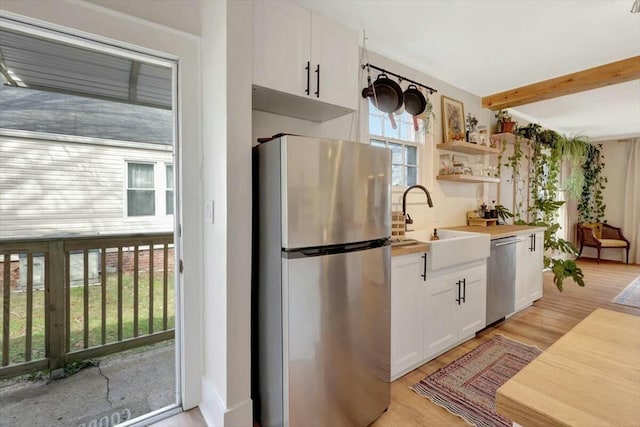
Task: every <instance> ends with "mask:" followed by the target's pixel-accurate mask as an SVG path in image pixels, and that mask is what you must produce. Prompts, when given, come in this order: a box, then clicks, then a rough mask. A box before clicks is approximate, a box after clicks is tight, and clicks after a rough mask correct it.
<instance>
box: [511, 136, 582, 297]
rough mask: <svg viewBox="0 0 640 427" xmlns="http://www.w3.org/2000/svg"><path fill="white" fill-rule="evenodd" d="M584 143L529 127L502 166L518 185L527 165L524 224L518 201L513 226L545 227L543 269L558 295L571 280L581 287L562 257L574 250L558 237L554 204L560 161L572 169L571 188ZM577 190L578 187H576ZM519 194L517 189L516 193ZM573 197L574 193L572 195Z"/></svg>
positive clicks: (577, 177)
mask: <svg viewBox="0 0 640 427" xmlns="http://www.w3.org/2000/svg"><path fill="white" fill-rule="evenodd" d="M523 138H526V139H527V140H529V141H531V145H530V146H529V147H530V150H528V152H529V153H530V155H529V157H527V155H526V153H524V152H523V149H522V146H523V143H522V139H523ZM588 145H589V144H588V143H587V142H586V141H585V140H583V139H581V138H565V137H563V136H561V135H560V134H558V133H557V132H555V131H551V130H547V129H542V127H541V126H540V125H536V124H530V125H528V126H525V127H523V128H520V130H519V131H518V137H516V141H515V143H514V152H513V154H512V155H511V156H509V157H508V158H507V162H505V163H503V164H502V165H503V166H505V167H510V168H511V170H512V173H513V179H514V181H515V182H516V183H519V181H520V171H521V164H522V163H521V162H522V161H523V160H530V161H529V170H528V172H529V200H528V202H529V206H528V209H527V217H528V219H529V220H528V221H526V220H525V219H524V218H523V215H522V201H523V200H524V197H522V193H521V197H520V201H519V202H517V203H516V206H515V209H516V211H515V212H514V217H515V221H514V224H520V225H532V226H540V227H545V232H544V249H545V254H544V266H545V268H548V269H550V270H551V271H552V272H553V281H554V284H555V285H556V287H557V288H558V290H560V291H562V290H563V287H564V280H565V279H567V278H571V279H573V281H574V282H575V283H576V284H577V285H578V286H584V285H585V283H584V274H583V273H582V270H581V269H580V268H579V267H578V265H577V264H576V263H575V261H574V260H573V259H566V257H565V256H563V254H567V255H577V253H578V250H577V249H576V247H575V246H574V245H573V244H572V243H571V242H569V241H567V240H564V239H561V238H559V237H558V231H559V230H560V224H559V223H558V217H559V214H558V211H559V210H560V208H561V207H562V206H563V205H564V204H565V202H564V201H561V200H557V195H558V193H559V191H558V190H559V186H560V172H561V166H562V160H563V159H566V160H568V161H569V163H570V164H571V166H572V173H571V174H570V176H572V175H573V176H575V178H573V180H574V181H573V183H574V185H576V186H578V184H579V183H580V181H579V180H580V176H581V175H582V165H583V164H584V161H585V158H586V153H587V150H588ZM580 188H581V187H580ZM516 190H517V191H520V188H519V187H518V188H517V189H516ZM573 195H575V192H574V194H573Z"/></svg>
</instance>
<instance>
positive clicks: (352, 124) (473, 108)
mask: <svg viewBox="0 0 640 427" xmlns="http://www.w3.org/2000/svg"><path fill="white" fill-rule="evenodd" d="M369 61H370V62H371V63H372V64H375V65H377V66H379V67H382V68H385V69H388V70H392V71H393V72H395V73H398V74H400V75H403V76H405V77H407V78H410V79H412V80H416V81H418V82H421V83H423V84H426V85H428V86H431V87H433V88H435V89H437V90H438V92H437V93H435V94H433V95H432V96H430V99H431V102H432V104H433V110H434V112H435V115H436V119H435V121H434V123H433V125H432V128H431V129H432V130H431V135H429V136H427V138H426V139H427V141H426V143H425V145H424V146H423V147H422V149H421V158H420V162H421V165H422V174H421V175H422V177H421V180H420V183H421V184H423V185H425V186H426V187H427V189H428V190H429V192H430V193H431V196H432V199H433V204H434V207H433V208H429V207H428V206H427V203H426V196H425V195H424V193H422V192H421V191H419V190H418V191H416V190H413V191H412V192H411V193H409V195H408V198H407V200H408V204H407V211H408V212H409V214H410V215H411V217H412V218H413V219H414V224H413V226H411V227H412V228H413V229H415V230H430V229H432V228H434V227H446V226H455V225H465V224H466V212H467V211H469V210H474V209H477V208H478V207H479V205H480V203H479V201H480V200H482V198H483V197H484V194H485V192H486V191H487V190H486V188H487V187H485V186H486V185H495V184H485V185H483V184H459V183H453V182H440V181H437V180H436V179H435V176H436V175H437V170H438V165H439V161H440V154H441V153H440V152H439V150H437V149H436V148H435V145H436V144H439V143H440V142H441V141H442V123H441V120H440V116H441V99H440V96H441V95H446V96H448V97H450V98H454V99H457V100H459V101H461V102H463V104H464V112H465V115H466V114H467V113H471V114H472V115H475V116H476V117H477V118H478V120H479V124H480V125H486V126H489V124H490V119H491V118H493V112H491V111H490V110H487V109H483V108H482V101H481V98H480V97H477V96H475V95H472V94H470V93H468V92H465V91H463V90H462V89H459V88H456V87H455V86H452V85H450V84H448V83H446V82H443V81H441V80H438V79H435V78H433V77H431V76H429V75H428V74H425V73H423V72H420V71H417V70H414V69H412V68H410V67H407V66H405V65H403V64H400V63H398V62H395V61H393V60H391V59H389V58H386V57H383V56H381V55H378V54H376V53H374V52H369ZM375 77H376V74H374V73H373V72H372V78H373V79H375ZM366 81H367V76H366V74H365V73H364V71H363V72H361V75H360V84H361V86H360V87H361V88H362V87H365V86H366ZM358 97H359V100H360V110H359V111H357V112H355V113H352V114H348V115H346V116H343V117H340V118H337V119H334V120H331V121H328V122H324V123H315V122H310V121H306V120H301V119H296V118H291V117H286V116H280V115H276V114H271V113H265V112H262V111H256V110H254V111H253V117H252V119H253V120H252V127H253V137H252V140H253V141H255V140H256V138H258V137H265V136H271V135H273V134H276V133H279V132H285V133H295V134H301V135H307V136H317V137H324V138H338V139H349V140H354V141H360V142H366V143H368V140H369V134H368V108H369V104H368V101H367V100H366V99H362V98H361V97H360V96H358ZM357 123H359V125H358V124H357ZM474 157H475V156H469V160H470V161H472V160H473V158H474ZM403 191H404V188H394V190H393V199H392V203H393V210H402V193H403ZM485 201H490V200H485Z"/></svg>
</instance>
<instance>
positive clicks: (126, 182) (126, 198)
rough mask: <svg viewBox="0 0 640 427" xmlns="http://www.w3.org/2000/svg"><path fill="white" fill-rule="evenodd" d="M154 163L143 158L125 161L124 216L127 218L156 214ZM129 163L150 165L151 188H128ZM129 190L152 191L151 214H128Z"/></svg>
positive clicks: (153, 215)
mask: <svg viewBox="0 0 640 427" xmlns="http://www.w3.org/2000/svg"><path fill="white" fill-rule="evenodd" d="M156 163H157V162H150V161H144V160H127V161H125V170H124V189H125V191H124V217H125V218H127V219H134V218H149V217H156V216H158V201H157V198H158V191H157V185H158V182H157V180H158V174H157V173H156ZM130 165H150V166H152V168H153V188H151V189H148V188H129V166H130ZM129 191H153V214H150V215H129Z"/></svg>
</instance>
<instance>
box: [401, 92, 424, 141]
mask: <svg viewBox="0 0 640 427" xmlns="http://www.w3.org/2000/svg"><path fill="white" fill-rule="evenodd" d="M403 97H404V110H405V111H406V112H407V113H409V114H411V115H412V116H413V129H414V130H415V131H416V132H417V131H418V119H417V116H419V115H420V114H422V113H424V110H425V109H426V108H427V100H426V99H425V97H424V95H423V94H422V92H420V90H419V89H418V87H417V86H416V85H409V87H407V90H405V91H404V94H403Z"/></svg>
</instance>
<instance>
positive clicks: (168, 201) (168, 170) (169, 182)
mask: <svg viewBox="0 0 640 427" xmlns="http://www.w3.org/2000/svg"><path fill="white" fill-rule="evenodd" d="M165 188H166V190H165V206H166V208H167V215H173V165H166V167H165Z"/></svg>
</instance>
